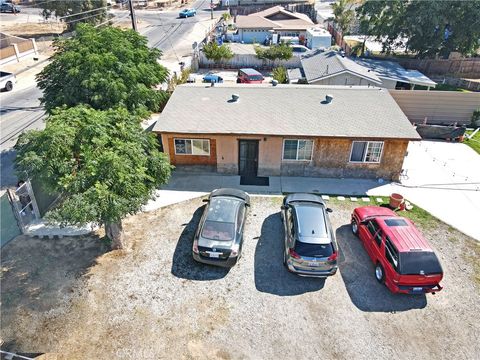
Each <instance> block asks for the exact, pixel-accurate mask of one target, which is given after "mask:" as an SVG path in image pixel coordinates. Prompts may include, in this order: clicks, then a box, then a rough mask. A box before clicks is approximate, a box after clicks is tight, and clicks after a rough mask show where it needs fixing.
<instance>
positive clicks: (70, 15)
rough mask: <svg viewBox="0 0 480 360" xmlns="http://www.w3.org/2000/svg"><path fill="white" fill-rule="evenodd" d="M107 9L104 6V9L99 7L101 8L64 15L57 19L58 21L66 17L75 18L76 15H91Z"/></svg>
mask: <svg viewBox="0 0 480 360" xmlns="http://www.w3.org/2000/svg"><path fill="white" fill-rule="evenodd" d="M108 8H109V6H104V7H101V8H96V9H92V10H87V11H82V12H78V13H75V14H69V15H65V16H62V17H59V19H65V18H68V17H72V16H76V15H81V14H87V13H91V12H93V11H98V10H102V9H108Z"/></svg>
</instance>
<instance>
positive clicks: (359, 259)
mask: <svg viewBox="0 0 480 360" xmlns="http://www.w3.org/2000/svg"><path fill="white" fill-rule="evenodd" d="M336 236H337V240H338V242H339V243H340V247H341V254H340V258H339V261H338V265H339V271H340V274H341V275H342V278H343V281H344V283H345V287H346V289H347V292H348V295H349V296H350V299H351V300H352V302H353V304H354V305H355V306H356V307H357V308H358V309H360V310H362V311H369V312H397V311H407V310H411V309H423V308H424V307H425V306H426V305H427V298H426V296H425V294H421V295H405V294H393V293H392V292H390V290H389V289H388V288H387V287H386V286H384V285H382V284H380V283H378V281H377V280H376V278H375V275H374V266H373V263H372V261H371V260H370V257H369V256H368V254H367V252H366V251H365V249H364V247H363V244H362V242H361V240H360V239H359V238H357V237H356V236H355V235H353V233H352V231H351V228H350V225H343V226H340V227H339V228H338V229H337V231H336Z"/></svg>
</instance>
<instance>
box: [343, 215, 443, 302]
mask: <svg viewBox="0 0 480 360" xmlns="http://www.w3.org/2000/svg"><path fill="white" fill-rule="evenodd" d="M351 224H352V232H353V233H354V234H355V235H357V236H358V237H359V238H360V240H361V241H362V243H363V246H364V247H365V250H366V251H367V253H368V255H369V256H370V259H371V260H372V262H373V264H374V266H375V278H376V279H377V281H378V282H380V283H382V284H385V285H386V286H387V288H389V289H390V291H391V292H393V293H403V294H424V293H430V292H431V293H435V292H438V291H440V290H442V287H441V286H440V281H441V280H442V278H443V270H442V266H441V265H440V262H439V261H438V258H437V256H436V255H435V253H434V251H433V250H432V248H431V247H430V245H429V244H428V242H427V240H426V239H425V238H424V237H423V235H422V234H421V233H420V231H418V229H417V228H416V227H415V225H414V224H413V222H412V221H411V220H410V219H407V218H404V217H401V216H398V215H397V213H396V212H394V211H392V210H390V209H388V208H385V207H380V206H363V207H358V208H356V209H355V210H354V211H353V214H352V220H351Z"/></svg>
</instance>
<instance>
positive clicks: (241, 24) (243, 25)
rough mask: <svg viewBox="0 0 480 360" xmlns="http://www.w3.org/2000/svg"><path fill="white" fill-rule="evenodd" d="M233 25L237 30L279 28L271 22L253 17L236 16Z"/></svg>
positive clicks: (259, 17)
mask: <svg viewBox="0 0 480 360" xmlns="http://www.w3.org/2000/svg"><path fill="white" fill-rule="evenodd" d="M235 24H236V25H237V28H239V29H257V28H261V29H273V28H276V27H279V24H277V23H275V22H273V21H270V20H268V19H265V18H263V17H261V16H253V15H238V16H237V19H236V21H235Z"/></svg>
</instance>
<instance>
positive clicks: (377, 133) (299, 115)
mask: <svg viewBox="0 0 480 360" xmlns="http://www.w3.org/2000/svg"><path fill="white" fill-rule="evenodd" d="M232 95H235V97H234V98H235V99H236V100H234V98H232ZM327 95H328V96H327ZM327 99H328V100H327ZM153 131H154V132H156V133H158V134H160V135H161V139H162V143H163V146H164V149H165V152H166V153H167V154H168V156H169V158H170V161H171V163H172V164H173V165H175V166H177V167H179V168H183V169H191V170H192V171H194V170H201V171H216V172H219V173H225V174H239V175H249V176H279V175H283V176H318V177H334V178H335V177H349V178H383V179H390V180H396V179H398V176H399V174H400V171H401V169H402V164H403V160H404V157H405V154H406V150H407V146H408V143H409V141H411V140H419V139H420V137H419V135H418V134H417V132H416V131H415V129H414V127H413V126H412V125H411V124H410V122H409V121H408V119H407V118H406V117H405V115H404V114H403V112H402V111H401V110H400V108H399V107H398V105H397V104H396V103H395V101H394V100H393V99H392V97H391V96H390V95H389V93H388V91H387V90H385V89H371V88H363V87H357V88H353V87H325V86H308V87H307V86H292V85H287V86H275V87H273V86H271V85H268V86H267V85H247V86H246V85H230V86H224V85H217V86H215V87H205V86H203V85H202V86H198V85H184V86H180V87H177V89H176V90H175V92H174V94H173V95H172V97H171V98H170V100H169V103H168V104H167V106H166V107H165V109H164V111H163V113H162V114H160V115H159V116H158V118H157V123H156V125H155V126H154V129H153Z"/></svg>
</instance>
